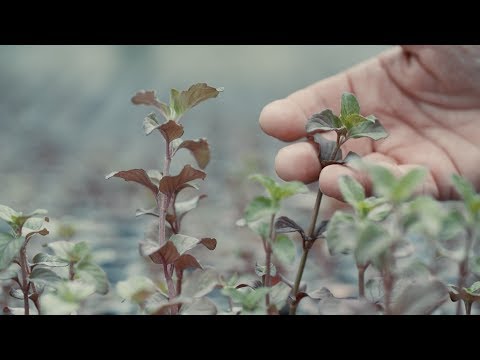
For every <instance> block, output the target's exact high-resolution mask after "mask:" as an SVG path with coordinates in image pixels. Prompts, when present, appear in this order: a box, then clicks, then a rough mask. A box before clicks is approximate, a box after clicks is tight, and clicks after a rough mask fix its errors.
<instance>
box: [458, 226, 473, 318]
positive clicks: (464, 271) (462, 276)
mask: <svg viewBox="0 0 480 360" xmlns="http://www.w3.org/2000/svg"><path fill="white" fill-rule="evenodd" d="M475 238H476V234H475V231H474V230H473V229H472V228H470V227H469V228H468V229H467V238H466V239H465V254H464V255H463V259H462V261H461V262H460V263H459V264H458V283H457V287H458V291H460V294H462V293H463V288H464V287H465V284H466V282H467V277H468V273H469V268H468V255H469V253H470V249H471V247H472V244H473V241H474V239H475ZM470 307H471V305H470ZM465 308H466V304H465ZM456 314H457V315H461V314H462V304H461V301H458V302H457V311H456Z"/></svg>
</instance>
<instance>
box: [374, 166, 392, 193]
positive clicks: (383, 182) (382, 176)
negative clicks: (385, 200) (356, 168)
mask: <svg viewBox="0 0 480 360" xmlns="http://www.w3.org/2000/svg"><path fill="white" fill-rule="evenodd" d="M368 170H369V175H370V177H371V178H372V181H373V190H374V192H375V194H376V195H378V196H385V197H390V194H391V191H392V189H393V187H394V186H395V185H396V184H397V179H396V178H395V176H393V174H392V173H391V172H390V171H389V170H387V169H386V168H385V167H383V166H377V165H376V166H371V167H369V169H368Z"/></svg>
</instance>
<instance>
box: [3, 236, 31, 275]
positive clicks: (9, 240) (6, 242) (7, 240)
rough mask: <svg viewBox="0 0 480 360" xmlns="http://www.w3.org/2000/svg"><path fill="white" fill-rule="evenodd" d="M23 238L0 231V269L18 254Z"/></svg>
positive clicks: (5, 266)
mask: <svg viewBox="0 0 480 360" xmlns="http://www.w3.org/2000/svg"><path fill="white" fill-rule="evenodd" d="M24 242H25V240H24V239H23V238H21V237H14V236H12V235H11V234H7V233H0V271H1V270H4V269H6V268H8V266H9V265H10V264H11V263H12V261H13V259H15V257H16V256H17V255H18V253H19V252H20V249H21V248H22V246H23V243H24Z"/></svg>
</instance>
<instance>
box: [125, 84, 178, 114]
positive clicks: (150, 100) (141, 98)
mask: <svg viewBox="0 0 480 360" xmlns="http://www.w3.org/2000/svg"><path fill="white" fill-rule="evenodd" d="M131 101H132V103H134V104H135V105H147V106H154V107H156V108H157V109H158V110H159V111H160V113H161V114H162V115H163V116H164V117H165V119H167V120H168V119H169V117H170V108H169V107H168V105H167V104H165V103H163V102H161V101H159V100H158V99H157V97H156V96H155V91H154V90H141V91H138V92H137V93H136V94H135V95H134V96H133V97H132V99H131Z"/></svg>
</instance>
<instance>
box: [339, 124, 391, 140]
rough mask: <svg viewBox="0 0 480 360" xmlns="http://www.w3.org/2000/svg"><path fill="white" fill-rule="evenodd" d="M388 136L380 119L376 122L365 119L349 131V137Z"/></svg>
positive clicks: (375, 137)
mask: <svg viewBox="0 0 480 360" xmlns="http://www.w3.org/2000/svg"><path fill="white" fill-rule="evenodd" d="M387 136H388V133H387V131H386V130H385V128H384V127H383V126H382V125H381V124H380V122H379V121H378V120H376V121H375V123H372V122H371V121H364V122H361V123H359V124H358V125H355V126H353V127H352V128H351V129H350V130H349V131H348V133H347V138H352V139H358V138H362V137H368V138H370V139H373V140H380V139H384V138H386V137H387Z"/></svg>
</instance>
